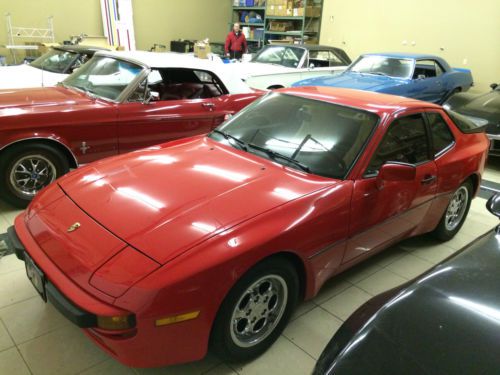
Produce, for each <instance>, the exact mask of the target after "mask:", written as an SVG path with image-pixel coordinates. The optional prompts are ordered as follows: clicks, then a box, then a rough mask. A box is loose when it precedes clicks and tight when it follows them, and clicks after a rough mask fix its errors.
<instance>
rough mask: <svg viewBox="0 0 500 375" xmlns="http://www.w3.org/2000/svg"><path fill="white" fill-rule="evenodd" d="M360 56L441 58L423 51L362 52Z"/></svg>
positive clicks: (417, 58) (416, 58)
mask: <svg viewBox="0 0 500 375" xmlns="http://www.w3.org/2000/svg"><path fill="white" fill-rule="evenodd" d="M362 56H386V57H393V58H396V59H414V60H420V59H441V58H440V57H439V56H436V55H429V54H424V53H407V52H388V53H387V52H381V53H364V54H363V55H362Z"/></svg>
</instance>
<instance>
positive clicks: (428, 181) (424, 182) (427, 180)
mask: <svg viewBox="0 0 500 375" xmlns="http://www.w3.org/2000/svg"><path fill="white" fill-rule="evenodd" d="M436 179H437V177H436V176H431V175H427V176H425V177H424V178H423V179H422V180H421V181H420V183H421V184H422V185H429V184H431V183H433V182H434V181H435V180H436Z"/></svg>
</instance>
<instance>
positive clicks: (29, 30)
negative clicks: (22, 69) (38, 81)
mask: <svg viewBox="0 0 500 375" xmlns="http://www.w3.org/2000/svg"><path fill="white" fill-rule="evenodd" d="M5 18H6V25H7V44H6V45H5V46H4V47H5V48H7V49H8V50H10V52H11V54H12V57H13V59H14V62H15V63H17V59H16V54H15V53H14V51H15V50H37V49H38V46H37V45H27V44H19V43H18V41H19V39H24V40H26V39H28V40H33V41H39V42H49V43H55V35H54V22H53V19H54V17H52V16H50V17H48V18H47V28H36V27H20V26H12V17H11V14H10V13H7V14H6V15H5Z"/></svg>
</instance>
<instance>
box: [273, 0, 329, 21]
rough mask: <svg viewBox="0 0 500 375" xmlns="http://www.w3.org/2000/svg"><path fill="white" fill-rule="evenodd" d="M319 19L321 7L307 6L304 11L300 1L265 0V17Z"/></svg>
mask: <svg viewBox="0 0 500 375" xmlns="http://www.w3.org/2000/svg"><path fill="white" fill-rule="evenodd" d="M304 14H305V16H306V17H321V6H314V5H308V6H307V7H306V8H305V9H304V5H303V2H302V1H297V0H295V1H294V0H267V9H266V15H267V16H278V17H303V16H304Z"/></svg>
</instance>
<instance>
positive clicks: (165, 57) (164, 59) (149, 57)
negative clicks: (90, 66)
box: [97, 51, 222, 71]
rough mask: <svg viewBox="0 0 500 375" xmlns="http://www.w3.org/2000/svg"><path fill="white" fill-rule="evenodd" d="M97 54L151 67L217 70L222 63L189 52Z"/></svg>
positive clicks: (110, 52) (113, 52)
mask: <svg viewBox="0 0 500 375" xmlns="http://www.w3.org/2000/svg"><path fill="white" fill-rule="evenodd" d="M97 55H98V56H110V57H115V58H118V59H122V60H127V61H130V62H135V63H139V64H141V65H145V66H147V67H149V68H188V69H200V70H207V69H209V70H213V71H217V70H220V67H221V65H222V64H220V63H218V62H214V61H211V60H208V59H199V58H196V57H193V56H191V55H189V54H185V53H177V52H148V51H109V52H98V53H97Z"/></svg>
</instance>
